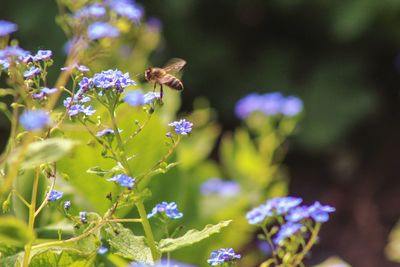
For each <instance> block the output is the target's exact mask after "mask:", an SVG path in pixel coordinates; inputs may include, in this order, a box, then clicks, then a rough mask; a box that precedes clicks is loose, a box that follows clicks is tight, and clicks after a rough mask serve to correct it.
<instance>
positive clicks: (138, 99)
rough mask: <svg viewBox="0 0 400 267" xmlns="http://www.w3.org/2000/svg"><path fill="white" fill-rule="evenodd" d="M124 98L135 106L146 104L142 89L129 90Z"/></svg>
mask: <svg viewBox="0 0 400 267" xmlns="http://www.w3.org/2000/svg"><path fill="white" fill-rule="evenodd" d="M122 100H123V101H124V102H126V103H128V105H130V106H133V107H137V106H141V105H144V95H143V92H142V91H141V90H135V91H129V92H128V93H126V95H125V96H124V98H123V99H122Z"/></svg>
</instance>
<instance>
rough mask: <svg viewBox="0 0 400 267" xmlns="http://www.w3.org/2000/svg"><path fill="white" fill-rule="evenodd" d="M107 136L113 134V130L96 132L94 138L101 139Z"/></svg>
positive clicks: (107, 129)
mask: <svg viewBox="0 0 400 267" xmlns="http://www.w3.org/2000/svg"><path fill="white" fill-rule="evenodd" d="M108 134H114V130H113V129H110V128H106V129H104V130H101V131H99V132H97V133H96V136H97V137H101V136H104V135H108Z"/></svg>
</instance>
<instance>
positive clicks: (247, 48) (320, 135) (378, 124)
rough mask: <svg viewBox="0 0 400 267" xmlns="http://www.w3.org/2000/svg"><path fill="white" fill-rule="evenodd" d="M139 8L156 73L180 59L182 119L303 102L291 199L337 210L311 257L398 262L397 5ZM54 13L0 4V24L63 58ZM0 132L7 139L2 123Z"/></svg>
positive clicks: (174, 1)
mask: <svg viewBox="0 0 400 267" xmlns="http://www.w3.org/2000/svg"><path fill="white" fill-rule="evenodd" d="M138 2H140V3H141V4H142V5H143V6H144V7H145V10H146V17H148V18H149V17H157V18H159V19H160V20H161V22H162V25H161V27H162V41H161V44H160V46H159V47H158V48H157V50H156V51H155V52H154V53H153V54H152V58H151V61H152V63H153V65H154V66H159V65H160V66H161V65H163V64H164V63H165V62H166V61H167V60H168V59H169V58H172V57H180V58H183V59H185V60H187V62H188V64H187V66H186V67H185V70H184V75H183V81H184V83H185V88H186V89H185V91H184V92H183V93H182V107H181V109H182V111H190V110H191V109H192V103H193V101H194V100H195V99H196V98H198V97H206V98H208V99H209V101H210V104H211V106H212V107H213V108H215V109H216V110H217V112H218V121H219V123H221V125H222V126H223V130H224V131H229V130H232V129H233V128H234V127H236V126H237V125H238V124H239V120H238V119H237V118H236V117H235V115H234V113H233V110H234V105H235V103H236V101H237V100H238V99H240V98H241V97H242V96H244V95H246V94H248V93H250V92H259V93H263V92H272V91H281V92H283V93H284V94H285V95H297V96H299V97H301V98H302V99H303V101H304V105H305V116H304V119H303V120H302V122H301V123H300V127H299V130H298V133H297V134H296V135H295V136H294V137H292V138H291V139H290V140H289V146H290V149H289V153H288V156H287V158H286V160H285V165H286V166H287V169H288V170H289V173H290V188H289V192H290V194H291V195H295V196H301V197H303V198H304V199H305V202H307V203H310V202H311V201H313V200H319V201H321V202H322V203H326V204H330V205H332V206H335V207H336V208H337V212H336V213H335V214H334V216H333V218H332V220H331V221H330V222H329V223H327V224H326V226H325V227H324V229H323V231H322V234H321V243H320V245H319V246H317V247H315V248H314V250H313V255H312V257H313V260H315V262H321V261H322V260H323V259H325V258H327V257H328V256H331V255H339V256H340V257H341V258H343V259H344V260H345V261H347V262H349V263H351V264H352V265H353V266H364V267H369V266H371V267H372V266H396V265H395V263H391V262H390V261H388V260H387V259H386V256H385V253H384V248H385V245H386V244H387V242H388V235H389V232H390V230H391V229H392V228H393V226H394V225H395V223H396V222H397V220H398V219H399V217H400V208H399V203H400V179H399V175H398V174H399V170H398V169H399V164H398V163H399V156H398V151H399V148H400V139H399V136H400V127H399V126H400V124H399V115H400V113H399V111H400V105H399V103H400V98H399V88H398V84H399V72H400V53H399V52H400V30H399V29H400V1H398V0H381V1H376V0H353V1H321V0H318V1H317V0H270V1H265V0H253V1H245V0H232V1H221V0H201V1H194V0H185V1H179V0H163V1H161V0H147V1H138ZM56 14H57V5H56V4H55V2H53V1H50V0H36V1H35V2H34V4H28V3H27V1H22V0H19V1H6V0H1V9H0V18H2V19H6V20H9V21H12V22H15V23H17V24H18V25H19V31H18V32H17V33H16V34H15V37H16V38H18V39H19V40H20V45H21V47H23V48H24V49H27V50H31V51H36V50H37V49H52V50H53V51H54V53H55V57H54V58H58V59H61V58H63V57H64V58H65V56H64V54H63V52H62V47H63V45H64V43H65V42H66V41H67V39H66V37H65V35H64V34H63V32H62V31H61V29H60V28H58V26H57V25H56V24H55V23H54V21H55V16H56ZM62 63H63V61H62V60H58V61H56V62H55V65H56V68H53V71H54V72H55V73H54V75H56V74H57V71H56V69H57V67H61V65H62ZM109 67H110V68H113V66H109ZM54 79H55V76H54ZM0 127H2V129H1V131H2V132H1V136H2V140H5V138H6V136H7V131H8V129H7V127H8V126H7V125H5V124H4V123H2V124H1V125H0ZM212 156H213V157H215V159H216V160H218V154H217V153H212Z"/></svg>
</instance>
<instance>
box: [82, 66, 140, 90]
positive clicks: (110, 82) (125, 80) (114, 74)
mask: <svg viewBox="0 0 400 267" xmlns="http://www.w3.org/2000/svg"><path fill="white" fill-rule="evenodd" d="M88 82H89V84H90V85H92V86H93V88H96V89H100V93H103V89H110V88H112V89H115V91H116V92H120V93H121V92H123V91H124V89H125V88H126V87H127V86H129V85H136V83H135V81H133V80H131V79H130V77H129V73H128V72H126V73H122V71H120V70H111V69H110V70H105V71H102V72H100V73H96V74H95V75H94V76H93V78H92V79H90V80H88Z"/></svg>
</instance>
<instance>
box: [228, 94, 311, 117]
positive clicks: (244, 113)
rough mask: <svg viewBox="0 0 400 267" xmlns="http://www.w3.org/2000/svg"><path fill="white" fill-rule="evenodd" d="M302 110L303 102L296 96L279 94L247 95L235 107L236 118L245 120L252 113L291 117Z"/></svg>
mask: <svg viewBox="0 0 400 267" xmlns="http://www.w3.org/2000/svg"><path fill="white" fill-rule="evenodd" d="M302 110H303V102H302V101H301V99H300V98H298V97H296V96H288V97H284V96H283V95H282V94H281V93H266V94H262V95H260V94H256V93H253V94H249V95H247V96H245V97H243V98H242V99H240V100H239V101H238V103H237V104H236V107H235V113H236V116H238V117H239V118H240V119H245V118H247V117H248V116H249V115H250V114H251V113H253V112H261V113H263V114H265V115H267V116H273V115H277V114H282V115H284V116H288V117H292V116H295V115H297V114H299V113H300V112H301V111H302Z"/></svg>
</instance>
